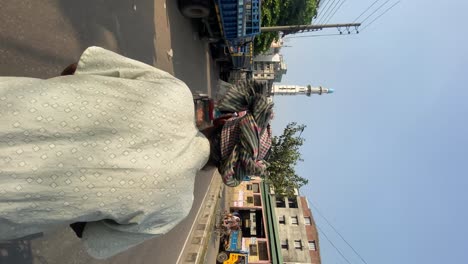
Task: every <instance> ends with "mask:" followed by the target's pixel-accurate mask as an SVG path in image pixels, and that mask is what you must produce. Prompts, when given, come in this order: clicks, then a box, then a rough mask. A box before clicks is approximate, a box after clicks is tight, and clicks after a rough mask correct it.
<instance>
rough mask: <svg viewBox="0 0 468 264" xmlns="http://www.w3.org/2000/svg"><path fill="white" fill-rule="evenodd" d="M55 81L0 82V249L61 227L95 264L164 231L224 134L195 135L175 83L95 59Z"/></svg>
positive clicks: (184, 91)
mask: <svg viewBox="0 0 468 264" xmlns="http://www.w3.org/2000/svg"><path fill="white" fill-rule="evenodd" d="M62 74H64V76H60V77H56V78H51V79H46V80H42V79H34V78H22V77H0V240H10V239H18V238H21V237H25V236H28V235H32V234H37V233H41V232H45V233H47V232H48V231H50V230H52V229H54V228H56V227H57V226H60V225H64V224H65V225H68V224H70V225H71V227H72V228H73V229H74V231H75V232H76V233H77V235H78V236H80V237H81V238H82V241H83V244H84V246H85V248H86V250H87V252H88V253H89V254H90V255H91V256H93V257H95V258H98V259H103V258H108V257H110V256H113V255H115V254H117V253H119V252H122V251H124V250H126V249H128V248H130V247H132V246H135V245H137V244H140V243H142V242H143V241H145V240H148V239H151V238H153V237H156V236H159V235H163V234H165V233H167V232H168V231H170V230H171V229H172V228H174V227H175V226H176V225H177V224H178V223H179V222H180V221H181V220H183V219H184V218H185V217H186V216H187V215H188V213H189V211H190V209H191V206H192V202H193V190H194V179H195V175H196V173H197V172H198V171H199V170H200V169H202V168H203V167H204V166H205V164H206V163H207V161H208V160H209V159H210V156H216V155H210V141H211V148H216V147H213V146H212V145H213V144H216V141H214V140H212V137H213V136H214V135H215V134H213V131H220V130H223V129H222V127H223V126H224V125H223V124H219V125H218V126H217V127H214V128H209V129H207V130H205V131H202V132H200V131H199V130H198V129H197V127H196V126H195V117H194V104H193V98H192V94H191V92H190V90H189V89H188V87H187V86H186V85H185V84H184V83H183V82H182V81H180V80H178V79H176V78H175V77H173V76H172V75H170V74H169V73H167V72H164V71H161V70H158V69H156V68H154V67H152V66H149V65H146V64H143V63H141V62H137V61H134V60H131V59H129V58H126V57H123V56H120V55H118V54H116V53H114V52H111V51H108V50H105V49H102V48H99V47H90V48H88V49H86V50H85V51H84V53H83V54H82V55H81V58H80V60H79V62H78V63H77V64H76V65H71V66H70V67H68V68H67V69H65V70H64V72H63V73H62ZM227 101H229V100H227ZM252 109H253V108H252ZM221 123H222V122H221ZM240 141H242V139H239V142H240ZM253 141H255V142H258V141H259V139H257V140H255V139H253ZM241 153H243V154H242V155H243V156H241V157H237V159H239V158H241V159H249V158H253V159H255V160H252V161H248V162H247V163H248V164H249V166H250V165H251V163H255V164H256V163H257V162H258V163H259V164H260V163H261V161H259V160H257V156H258V155H255V156H251V157H248V155H247V152H246V151H244V152H242V151H241ZM237 156H239V155H238V154H237ZM211 160H215V161H217V162H219V161H222V159H221V160H220V159H217V158H214V157H212V158H211ZM217 165H219V166H220V167H222V166H223V165H222V164H219V163H218V164H217ZM236 166H237V165H236ZM229 168H230V167H229ZM231 169H233V171H234V172H235V171H236V170H243V171H249V170H250V169H251V168H250V167H248V168H243V166H242V165H240V166H237V167H235V168H231ZM229 173H232V172H229Z"/></svg>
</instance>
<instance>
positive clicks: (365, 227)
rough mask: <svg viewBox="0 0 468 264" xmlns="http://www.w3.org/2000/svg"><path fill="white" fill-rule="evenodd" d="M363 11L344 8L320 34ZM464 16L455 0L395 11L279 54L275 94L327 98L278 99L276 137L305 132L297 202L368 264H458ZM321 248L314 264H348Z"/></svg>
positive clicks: (463, 219) (404, 5)
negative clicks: (299, 88)
mask: <svg viewBox="0 0 468 264" xmlns="http://www.w3.org/2000/svg"><path fill="white" fill-rule="evenodd" d="M372 2H374V0H366V1H360V2H356V1H346V2H345V3H344V5H343V6H342V7H341V9H340V11H339V12H337V13H336V15H335V16H334V17H333V18H332V19H331V20H330V23H335V22H336V23H341V22H352V21H353V20H354V19H355V18H356V17H357V16H358V15H359V14H360V13H361V12H362V11H364V9H365V8H366V7H368V6H369V5H370V4H371V3H372ZM383 2H384V1H380V2H379V3H378V4H376V6H378V5H380V3H383ZM394 2H396V0H395V1H390V3H394ZM390 3H389V4H388V5H390ZM383 9H385V8H383ZM466 10H468V2H467V1H463V0H460V1H455V0H450V1H443V2H431V3H429V2H428V1H422V0H413V1H402V2H401V3H400V4H399V5H397V6H396V7H394V8H393V9H392V10H391V11H389V12H388V13H387V14H386V15H384V16H382V17H381V18H380V19H378V20H377V21H376V22H374V23H373V24H372V25H370V26H369V27H368V28H366V29H365V30H364V31H362V32H361V33H360V34H358V35H350V36H332V37H314V38H295V39H290V40H289V41H288V42H287V45H290V46H292V47H287V48H283V50H282V53H283V55H284V57H285V59H286V63H287V65H288V72H287V74H286V75H285V76H284V77H283V81H282V83H284V84H298V85H307V84H311V85H323V86H324V87H329V88H334V89H335V94H332V95H322V96H317V95H316V96H312V97H306V96H304V97H301V96H296V97H286V96H283V97H276V98H275V111H276V117H275V120H274V122H273V130H274V133H275V134H276V135H278V134H280V133H281V132H282V129H283V128H284V127H285V125H286V124H287V123H288V122H291V121H297V122H299V123H303V124H306V125H307V129H306V130H305V131H304V133H303V134H302V135H303V136H304V137H305V138H306V143H305V144H304V146H303V147H302V153H303V158H304V159H305V162H303V163H301V164H300V165H299V166H298V167H297V171H298V173H299V174H300V175H301V176H303V177H306V178H308V179H309V184H308V185H307V186H305V187H303V188H302V189H301V193H302V194H304V195H305V196H307V197H308V199H309V201H310V202H311V203H312V204H314V205H315V206H317V207H318V208H319V209H320V211H321V213H322V214H323V215H325V216H326V217H327V218H328V220H329V221H330V222H331V223H332V224H333V225H334V226H335V228H336V229H338V230H339V231H340V232H341V234H342V235H343V236H344V237H345V238H346V239H347V240H348V242H350V243H351V245H352V246H353V247H354V248H355V249H356V250H357V251H358V252H359V253H360V254H361V255H362V256H363V257H364V259H365V260H366V261H367V263H369V264H371V263H379V264H386V263H389V264H390V263H391V264H394V263H408V264H414V263H424V264H432V263H434V264H435V263H437V264H440V263H468V242H467V241H466V237H468V226H467V223H468V209H467V208H468V206H467V204H468V191H467V188H468V168H467V167H468V122H467V119H468V102H467V101H468V85H467V84H468V70H467V69H468V43H467V38H468V37H467V36H468V35H467V33H468V27H467V22H466V21H467V19H466ZM382 11H383V10H382ZM377 14H378V13H377ZM364 18H365V16H364ZM371 20H372V19H369V20H368V21H367V22H370V21H371ZM457 24H458V25H457ZM363 26H365V24H364V25H363ZM327 32H328V33H335V32H336V30H329V31H327ZM322 33H325V31H324V32H322ZM312 209H314V208H313V207H312ZM313 211H314V210H313ZM314 216H315V220H316V222H317V224H318V226H319V227H320V228H321V229H322V230H323V231H324V232H325V233H326V234H327V236H328V237H329V238H330V239H331V240H332V242H334V243H335V244H336V246H337V247H338V248H339V249H340V250H342V252H343V254H344V255H345V256H346V257H347V258H348V260H349V262H350V263H353V264H354V263H362V262H360V260H359V258H358V257H357V256H355V255H354V254H353V252H352V251H351V250H350V249H349V248H348V247H347V246H346V244H345V243H344V242H342V241H340V238H339V237H338V236H337V235H336V234H335V233H334V232H333V230H332V229H331V228H330V227H328V226H327V225H326V222H325V221H324V220H323V218H321V217H320V215H318V214H317V213H315V214H314ZM320 238H321V240H320V246H321V253H322V263H326V264H335V263H337V264H341V263H347V262H346V261H345V260H344V259H343V258H341V257H340V255H339V254H338V253H337V252H336V251H335V250H334V249H333V248H332V246H331V245H330V244H329V243H328V242H327V240H326V239H325V238H324V237H323V236H321V237H320Z"/></svg>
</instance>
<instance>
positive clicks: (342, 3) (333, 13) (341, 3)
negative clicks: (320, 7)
mask: <svg viewBox="0 0 468 264" xmlns="http://www.w3.org/2000/svg"><path fill="white" fill-rule="evenodd" d="M345 2H346V0H344V1H343V2H341V5H340V6H338V8H337V9H336V10H335V12H334V13H333V15H331V17H330V18H329V19H328V20H327V22H325V24H327V23H328V22H329V21H330V20H331V19H332V18H333V16H335V14H336V12H337V11H338V10H340V8H341V6H342V5H343V4H344V3H345Z"/></svg>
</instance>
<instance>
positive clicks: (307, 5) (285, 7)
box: [254, 0, 317, 54]
mask: <svg viewBox="0 0 468 264" xmlns="http://www.w3.org/2000/svg"><path fill="white" fill-rule="evenodd" d="M316 14H317V0H263V1H262V18H261V23H262V26H263V27H268V26H288V25H304V24H310V23H311V21H312V18H313V17H314V16H315V15H316ZM278 38H279V34H278V32H264V33H261V34H260V35H259V36H257V37H256V38H255V43H254V52H255V54H258V53H261V52H264V51H267V50H268V49H269V48H270V45H271V43H272V42H273V40H275V39H278Z"/></svg>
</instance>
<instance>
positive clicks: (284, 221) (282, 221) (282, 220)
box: [278, 215, 286, 225]
mask: <svg viewBox="0 0 468 264" xmlns="http://www.w3.org/2000/svg"><path fill="white" fill-rule="evenodd" d="M278 221H279V223H280V224H282V225H284V224H286V217H284V215H280V216H279V217H278Z"/></svg>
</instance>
